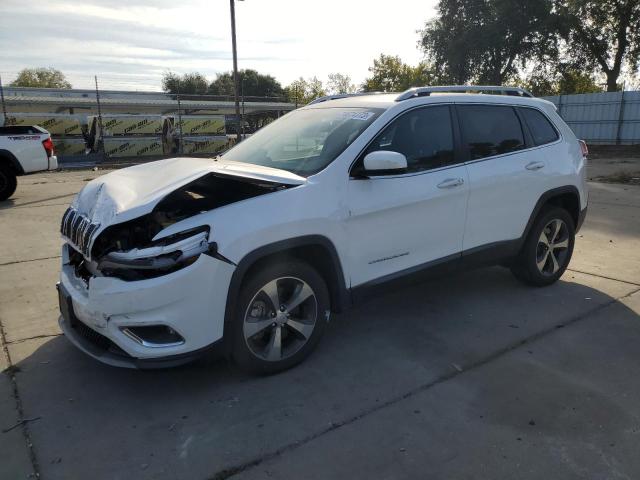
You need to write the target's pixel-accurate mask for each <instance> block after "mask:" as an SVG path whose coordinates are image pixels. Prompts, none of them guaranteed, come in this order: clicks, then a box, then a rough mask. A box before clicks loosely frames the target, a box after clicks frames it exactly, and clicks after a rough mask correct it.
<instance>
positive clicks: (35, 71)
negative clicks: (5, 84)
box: [11, 68, 71, 88]
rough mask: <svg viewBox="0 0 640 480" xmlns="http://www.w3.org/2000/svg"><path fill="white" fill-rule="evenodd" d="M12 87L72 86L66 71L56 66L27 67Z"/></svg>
mask: <svg viewBox="0 0 640 480" xmlns="http://www.w3.org/2000/svg"><path fill="white" fill-rule="evenodd" d="M11 86H12V87H35V88H71V84H70V83H69V82H68V81H67V79H66V77H65V76H64V73H62V72H61V71H60V70H56V69H55V68H25V69H23V70H21V71H20V73H18V78H16V79H15V80H14V81H13V82H11Z"/></svg>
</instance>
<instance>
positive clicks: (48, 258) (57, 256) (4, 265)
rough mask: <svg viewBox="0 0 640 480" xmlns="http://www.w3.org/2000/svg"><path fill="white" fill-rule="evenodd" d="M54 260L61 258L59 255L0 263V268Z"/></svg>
mask: <svg viewBox="0 0 640 480" xmlns="http://www.w3.org/2000/svg"><path fill="white" fill-rule="evenodd" d="M54 258H61V255H54V256H53V257H42V258H31V259H28V260H16V261H13V262H6V263H0V267H6V266H7V265H15V264H17V263H28V262H37V261H40V260H53V259H54Z"/></svg>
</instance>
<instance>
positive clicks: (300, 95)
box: [284, 77, 327, 105]
mask: <svg viewBox="0 0 640 480" xmlns="http://www.w3.org/2000/svg"><path fill="white" fill-rule="evenodd" d="M284 90H285V95H286V97H287V100H288V101H289V102H291V103H295V104H297V105H305V104H307V103H309V102H310V101H312V100H314V99H316V98H319V97H324V96H325V95H326V94H327V91H326V90H325V88H324V85H323V83H322V81H321V80H318V78H317V77H313V78H309V79H307V80H305V79H304V78H302V77H300V78H298V79H297V80H294V81H293V82H291V84H289V85H288V86H287V87H286V88H285V89H284Z"/></svg>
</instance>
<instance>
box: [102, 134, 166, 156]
mask: <svg viewBox="0 0 640 480" xmlns="http://www.w3.org/2000/svg"><path fill="white" fill-rule="evenodd" d="M103 141H104V152H105V154H106V155H107V156H109V157H146V156H153V155H162V154H163V152H162V137H105V138H104V139H103Z"/></svg>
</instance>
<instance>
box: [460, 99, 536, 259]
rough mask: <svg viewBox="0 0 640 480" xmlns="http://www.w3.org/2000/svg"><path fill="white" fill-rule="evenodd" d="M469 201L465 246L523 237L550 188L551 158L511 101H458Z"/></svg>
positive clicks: (464, 247)
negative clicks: (536, 148) (537, 149)
mask: <svg viewBox="0 0 640 480" xmlns="http://www.w3.org/2000/svg"><path fill="white" fill-rule="evenodd" d="M456 109H457V112H458V118H459V119H460V127H461V131H462V145H463V148H464V149H465V150H466V152H467V156H468V161H467V169H468V172H469V205H468V208H467V220H466V226H465V234H464V241H463V250H465V251H466V250H470V249H473V248H476V247H481V246H485V245H488V244H491V243H495V242H501V241H506V240H514V239H517V238H520V237H521V236H522V234H523V232H524V229H525V226H526V224H527V222H528V220H529V217H530V215H531V212H532V211H533V209H534V206H535V205H536V202H537V201H538V199H539V198H540V196H541V195H542V193H543V192H544V191H545V187H546V185H547V181H546V179H545V173H544V172H545V167H546V159H545V158H543V157H541V156H539V155H535V154H533V153H532V151H531V149H530V147H531V146H532V145H531V138H530V136H529V134H528V131H527V130H526V128H525V126H524V125H523V121H522V119H521V116H520V115H519V114H518V112H517V111H516V108H514V107H513V106H511V105H495V104H458V105H457V106H456Z"/></svg>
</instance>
